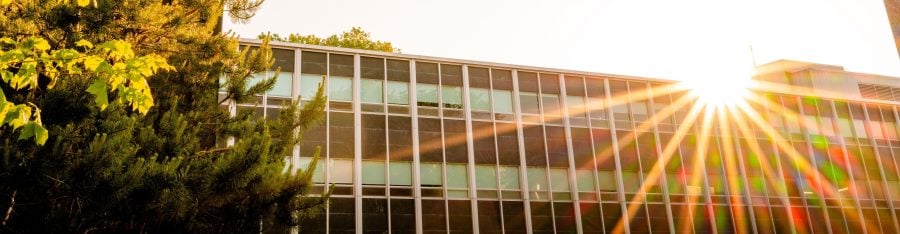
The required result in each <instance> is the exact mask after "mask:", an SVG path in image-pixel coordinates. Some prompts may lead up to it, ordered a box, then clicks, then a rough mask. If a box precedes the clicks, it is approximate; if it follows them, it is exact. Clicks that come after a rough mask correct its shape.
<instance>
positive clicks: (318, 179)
mask: <svg viewBox="0 0 900 234" xmlns="http://www.w3.org/2000/svg"><path fill="white" fill-rule="evenodd" d="M310 163H312V158H307V157H302V158H300V167H299V168H300V172H303V170H306V169H307V168H309V164H310ZM300 172H298V173H300ZM312 180H313V182H315V183H324V182H325V163H324V161H323V160H319V161H318V162H317V163H316V167H315V171H313V178H312Z"/></svg>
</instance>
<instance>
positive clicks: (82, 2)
mask: <svg viewBox="0 0 900 234" xmlns="http://www.w3.org/2000/svg"><path fill="white" fill-rule="evenodd" d="M76 3H77V4H78V6H80V7H86V6H87V5H88V4H90V3H91V0H77V1H76Z"/></svg>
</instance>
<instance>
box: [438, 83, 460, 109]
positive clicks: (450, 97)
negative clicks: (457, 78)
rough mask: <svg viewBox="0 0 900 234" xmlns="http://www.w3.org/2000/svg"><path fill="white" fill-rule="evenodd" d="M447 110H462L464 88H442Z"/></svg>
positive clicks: (446, 86) (444, 86)
mask: <svg viewBox="0 0 900 234" xmlns="http://www.w3.org/2000/svg"><path fill="white" fill-rule="evenodd" d="M441 96H442V97H443V101H444V107H445V108H455V109H462V88H461V87H459V86H448V85H442V86H441Z"/></svg>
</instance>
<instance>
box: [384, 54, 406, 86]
mask: <svg viewBox="0 0 900 234" xmlns="http://www.w3.org/2000/svg"><path fill="white" fill-rule="evenodd" d="M387 79H388V80H392V81H403V82H409V61H405V60H393V59H388V60H387Z"/></svg>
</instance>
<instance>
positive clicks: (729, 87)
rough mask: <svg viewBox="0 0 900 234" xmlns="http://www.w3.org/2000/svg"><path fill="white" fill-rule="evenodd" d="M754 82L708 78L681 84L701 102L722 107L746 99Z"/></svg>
mask: <svg viewBox="0 0 900 234" xmlns="http://www.w3.org/2000/svg"><path fill="white" fill-rule="evenodd" d="M753 84H754V83H753V82H752V80H749V79H707V80H691V81H684V82H682V84H681V85H682V86H683V87H684V88H685V89H687V90H688V91H689V92H688V93H690V95H692V96H694V97H696V98H697V101H698V102H699V104H705V105H711V106H716V107H720V106H731V105H735V104H739V103H742V102H744V101H746V98H747V97H748V96H750V88H752V86H753Z"/></svg>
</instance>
